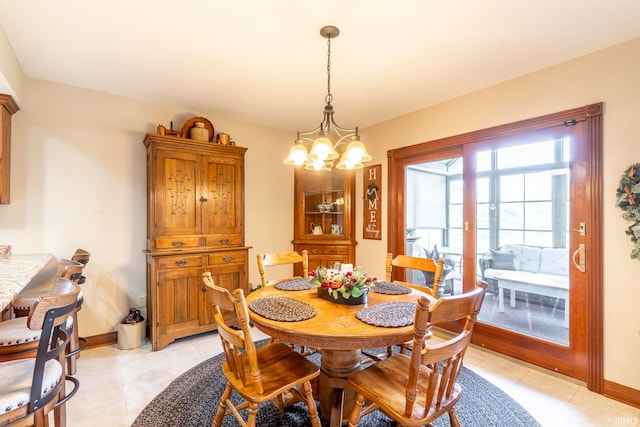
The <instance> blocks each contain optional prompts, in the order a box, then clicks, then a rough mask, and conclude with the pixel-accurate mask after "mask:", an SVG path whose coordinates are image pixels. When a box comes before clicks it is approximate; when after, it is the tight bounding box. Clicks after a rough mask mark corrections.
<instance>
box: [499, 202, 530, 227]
mask: <svg viewBox="0 0 640 427" xmlns="http://www.w3.org/2000/svg"><path fill="white" fill-rule="evenodd" d="M500 228H501V229H505V228H511V229H523V228H524V209H523V203H500Z"/></svg>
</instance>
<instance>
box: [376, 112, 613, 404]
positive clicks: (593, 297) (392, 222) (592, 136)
mask: <svg viewBox="0 0 640 427" xmlns="http://www.w3.org/2000/svg"><path fill="white" fill-rule="evenodd" d="M602 113H603V104H602V103H596V104H590V105H586V106H583V107H578V108H574V109H570V110H565V111H561V112H557V113H553V114H549V115H545V116H541V117H536V118H532V119H527V120H522V121H518V122H514V123H510V124H506V125H500V126H495V127H492V128H488V129H483V130H479V131H474V132H469V133H465V134H461V135H456V136H452V137H448V138H442V139H438V140H434V141H429V142H424V143H420V144H416V145H412V146H408V147H402V148H398V149H394V150H389V151H388V152H387V157H388V175H389V179H388V193H387V194H389V195H390V196H389V199H388V213H387V218H388V224H387V226H388V230H389V232H388V234H387V236H388V240H387V250H388V252H391V253H394V254H400V253H404V250H405V249H404V236H405V224H404V218H405V215H404V213H405V212H404V211H405V209H404V203H405V200H404V183H405V176H404V175H405V168H404V166H405V165H406V164H407V163H408V160H409V159H411V158H414V157H416V156H419V155H421V154H424V153H425V152H430V153H436V152H440V151H442V152H446V151H449V150H450V149H452V148H453V147H459V146H462V147H463V149H464V146H465V145H467V144H471V143H474V144H476V143H478V142H481V141H485V140H490V139H495V138H501V137H508V136H513V135H517V134H519V133H522V132H526V131H534V130H540V129H544V128H549V127H555V126H558V125H560V124H565V125H571V124H572V122H573V123H575V122H584V124H582V127H583V134H582V136H584V137H586V138H587V139H588V141H589V142H590V143H589V146H588V148H587V153H586V155H587V162H586V164H585V165H584V167H585V169H586V170H585V171H584V172H585V174H586V176H589V177H590V178H591V181H590V185H588V186H587V188H585V191H584V197H585V198H586V203H587V205H588V206H592V209H590V210H589V211H588V212H587V215H588V221H589V224H591V229H592V232H591V233H588V235H587V236H586V238H585V243H586V245H587V248H588V251H587V253H586V258H587V259H586V261H587V265H588V266H589V280H588V281H587V284H586V337H585V339H586V357H587V361H586V366H587V372H586V383H587V388H588V389H589V390H591V391H593V392H596V393H600V394H602V393H603V392H604V369H603V367H604V361H603V353H604V339H603V323H604V322H603V320H604V319H603V301H604V300H603V265H602V260H603V245H602V228H603V220H602V206H603V205H602V201H603V188H602V187H603V174H602V169H603V167H602V165H603V154H602V153H603V148H602V144H603V136H602V133H603V129H602ZM574 121H575V122H574ZM448 149H449V150H448ZM458 150H459V148H458ZM458 152H459V151H458ZM472 191H473V190H472ZM474 198H475V197H474ZM473 208H475V207H473ZM465 216H466V215H465ZM469 228H470V230H471V229H473V230H475V224H470V225H469ZM467 261H471V262H467ZM464 265H465V277H475V260H466V259H465V262H464ZM468 274H471V276H467V275H468ZM478 329H481V328H477V329H476V331H475V332H474V336H475V335H476V334H478V333H479V332H481V331H480V330H478ZM488 337H489V338H490V334H489V335H488ZM525 352H526V349H525ZM523 354H524V353H523ZM516 357H517V355H516Z"/></svg>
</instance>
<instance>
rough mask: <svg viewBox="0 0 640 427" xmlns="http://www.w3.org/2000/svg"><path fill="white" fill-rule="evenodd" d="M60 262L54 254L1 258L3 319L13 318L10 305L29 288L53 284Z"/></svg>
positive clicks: (19, 255)
mask: <svg viewBox="0 0 640 427" xmlns="http://www.w3.org/2000/svg"><path fill="white" fill-rule="evenodd" d="M57 268H58V260H57V259H56V257H55V256H54V255H53V254H49V253H36V254H13V255H8V256H4V257H0V307H1V308H2V317H3V319H6V318H8V317H9V316H11V310H9V309H8V308H9V305H10V304H11V301H13V300H14V299H15V298H16V296H18V295H19V294H20V292H21V291H22V290H23V289H24V288H26V287H27V286H40V285H42V284H45V283H47V282H52V281H53V279H54V278H55V276H56V271H57Z"/></svg>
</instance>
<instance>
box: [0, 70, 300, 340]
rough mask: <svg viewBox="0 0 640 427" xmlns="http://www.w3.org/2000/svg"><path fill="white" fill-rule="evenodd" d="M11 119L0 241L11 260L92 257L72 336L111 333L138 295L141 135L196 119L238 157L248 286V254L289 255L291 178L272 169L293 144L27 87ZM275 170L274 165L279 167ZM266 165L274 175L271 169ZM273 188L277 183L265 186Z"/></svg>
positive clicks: (182, 116) (217, 120)
mask: <svg viewBox="0 0 640 427" xmlns="http://www.w3.org/2000/svg"><path fill="white" fill-rule="evenodd" d="M25 93H26V95H25V97H24V98H23V99H21V101H22V108H21V110H20V111H19V112H18V113H16V114H15V115H14V116H13V117H12V125H13V126H12V127H13V132H12V166H13V167H12V173H11V204H10V205H0V241H2V242H6V243H11V244H12V245H13V247H14V249H13V251H14V253H33V252H51V253H53V254H54V255H56V256H57V257H58V258H63V257H67V258H68V257H70V256H71V255H72V254H73V252H74V251H75V249H76V248H78V247H81V248H84V249H87V250H89V251H90V252H91V253H92V257H91V261H90V263H89V265H88V266H87V269H86V276H87V283H86V284H85V285H84V286H83V290H84V293H85V304H84V305H83V309H82V310H81V311H80V334H81V335H85V336H91V335H97V334H102V333H105V332H108V331H113V330H115V328H116V325H117V323H118V322H119V320H120V318H121V316H122V315H123V314H125V313H127V312H128V308H129V307H132V306H135V305H136V304H137V300H138V299H137V297H138V296H139V295H145V294H146V278H145V275H146V269H145V256H144V254H143V250H144V249H145V245H146V151H145V147H144V145H143V144H142V141H143V139H144V135H145V133H147V132H155V129H156V126H157V125H158V124H163V125H165V126H167V127H168V126H169V123H170V121H172V120H173V123H174V128H176V129H179V128H181V127H182V124H183V123H184V122H185V121H186V120H187V119H188V118H190V117H194V116H200V115H202V116H204V117H207V118H208V119H209V120H211V121H212V122H213V124H214V126H215V128H216V131H217V132H220V131H222V132H226V133H229V134H230V135H231V136H232V137H233V139H234V140H235V141H236V143H237V145H239V146H245V147H248V148H249V149H248V151H247V154H246V157H245V159H246V185H245V186H246V199H245V204H246V212H247V215H246V221H245V224H246V244H247V245H249V246H253V247H254V249H252V250H251V251H250V252H249V255H250V256H249V259H250V261H251V262H250V263H249V267H250V272H249V280H250V281H251V282H253V283H258V282H259V275H258V272H257V267H256V262H255V253H256V251H258V250H259V251H271V250H290V249H291V243H290V241H291V239H292V237H293V226H292V223H293V209H292V207H293V170H291V169H290V168H286V167H284V165H282V159H283V158H284V157H285V156H286V153H287V150H288V147H289V145H290V143H291V141H292V140H293V136H292V135H290V134H288V133H282V132H278V131H274V130H270V129H266V128H261V127H257V126H252V125H249V124H246V123H239V122H237V121H234V120H232V119H230V118H228V117H226V116H225V115H224V114H221V113H211V112H210V113H207V112H185V111H184V110H181V109H180V108H177V107H168V106H160V105H155V104H150V103H145V102H139V101H135V100H131V99H126V98H122V97H117V96H111V95H106V94H103V93H98V92H93V91H88V90H84V89H79V88H74V87H68V86H63V85H58V84H52V83H50V82H45V81H42V80H33V79H27V84H26V92H25ZM281 165H282V166H281ZM274 166H275V167H274ZM274 183H277V185H274Z"/></svg>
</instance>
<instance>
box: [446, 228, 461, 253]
mask: <svg viewBox="0 0 640 427" xmlns="http://www.w3.org/2000/svg"><path fill="white" fill-rule="evenodd" d="M449 247H452V248H462V229H461V228H450V229H449Z"/></svg>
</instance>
